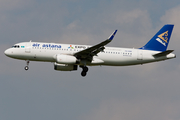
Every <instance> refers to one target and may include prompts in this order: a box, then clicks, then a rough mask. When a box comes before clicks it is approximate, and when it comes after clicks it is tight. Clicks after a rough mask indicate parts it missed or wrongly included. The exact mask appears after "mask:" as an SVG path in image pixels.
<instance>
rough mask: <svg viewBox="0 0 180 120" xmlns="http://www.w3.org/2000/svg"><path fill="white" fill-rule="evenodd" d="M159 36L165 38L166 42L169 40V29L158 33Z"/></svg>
mask: <svg viewBox="0 0 180 120" xmlns="http://www.w3.org/2000/svg"><path fill="white" fill-rule="evenodd" d="M158 37H159V38H161V39H162V40H164V41H165V42H166V43H167V41H168V31H166V32H164V33H162V34H160V35H158Z"/></svg>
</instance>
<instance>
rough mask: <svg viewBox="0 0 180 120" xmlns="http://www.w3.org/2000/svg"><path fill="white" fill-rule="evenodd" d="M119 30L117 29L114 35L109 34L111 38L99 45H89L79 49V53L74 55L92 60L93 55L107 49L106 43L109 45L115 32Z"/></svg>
mask: <svg viewBox="0 0 180 120" xmlns="http://www.w3.org/2000/svg"><path fill="white" fill-rule="evenodd" d="M116 32H117V30H115V31H114V32H113V33H112V35H110V36H109V38H108V39H107V40H105V41H103V42H101V43H99V44H97V45H94V46H92V47H89V48H87V49H85V50H82V51H79V52H77V53H75V54H74V56H76V58H77V59H81V60H82V59H83V60H88V61H91V60H92V57H93V56H94V55H97V54H98V53H99V52H101V51H103V50H104V49H105V47H104V46H105V45H107V44H108V43H110V42H111V41H112V40H113V38H114V36H115V34H116Z"/></svg>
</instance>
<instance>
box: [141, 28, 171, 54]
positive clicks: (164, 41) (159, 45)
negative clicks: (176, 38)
mask: <svg viewBox="0 0 180 120" xmlns="http://www.w3.org/2000/svg"><path fill="white" fill-rule="evenodd" d="M173 27H174V25H169V24H167V25H164V26H163V27H162V28H161V29H160V30H159V31H158V32H157V33H156V34H155V35H154V37H153V38H152V39H151V40H150V41H149V42H148V43H147V44H146V45H145V46H143V47H142V48H140V49H143V50H154V51H166V49H167V47H168V44H169V41H170V37H171V33H172V30H173Z"/></svg>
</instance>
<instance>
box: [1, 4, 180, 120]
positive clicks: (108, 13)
mask: <svg viewBox="0 0 180 120" xmlns="http://www.w3.org/2000/svg"><path fill="white" fill-rule="evenodd" d="M179 11H180V1H179V0H171V1H163V0H151V1H150V0H137V1H132V0H130V1H126V0H121V1H119V0H111V1H109V0H105V1H102V0H91V1H83V0H66V1H60V0H53V1H48V0H43V1H42V0H26V1H24V0H1V1H0V15H1V17H0V33H1V36H0V50H1V54H0V61H1V62H0V76H1V79H0V119H1V120H12V119H13V120H49V119H52V120H59V119H61V120H102V119H103V120H140V119H145V120H157V119H158V120H179V119H180V115H179V113H180V102H179V101H180V92H179V91H180V88H179V85H180V80H179V77H180V75H179V72H180V63H179V57H178V56H180V47H179V43H180V41H179V40H180V35H179V31H180V23H179V21H180V12H179ZM169 23H170V24H174V25H175V27H174V30H173V34H172V37H171V41H170V44H169V47H168V49H174V50H175V51H174V53H175V54H176V55H177V58H176V59H172V60H168V61H163V62H158V63H151V64H145V65H138V66H129V67H107V66H102V67H99V66H97V67H90V68H89V69H90V71H89V72H88V75H87V76H86V77H85V78H82V77H81V75H80V72H81V69H79V70H78V71H75V72H59V71H54V70H53V64H52V63H42V62H30V69H29V70H28V71H24V66H25V61H20V60H15V59H11V58H8V57H6V56H5V55H4V50H5V49H7V48H9V47H11V46H12V45H13V44H15V43H18V42H22V41H29V40H33V41H39V42H43V41H44V42H57V43H74V44H88V45H89V44H92V45H93V44H97V43H99V42H101V41H103V40H105V39H106V38H107V37H108V36H109V35H110V34H111V33H112V32H113V31H114V30H115V29H118V32H117V35H116V36H115V38H114V40H113V41H112V42H111V43H110V44H109V45H108V46H116V47H135V48H138V47H141V46H143V45H144V44H145V43H146V42H147V41H148V40H149V39H151V37H152V36H153V35H154V34H155V33H156V32H157V31H158V30H159V29H160V28H161V27H162V26H163V25H164V24H169Z"/></svg>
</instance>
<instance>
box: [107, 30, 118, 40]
mask: <svg viewBox="0 0 180 120" xmlns="http://www.w3.org/2000/svg"><path fill="white" fill-rule="evenodd" d="M116 32H117V30H115V31H114V32H113V33H112V34H111V35H110V36H109V38H108V39H109V40H113V38H114V36H115V35H116Z"/></svg>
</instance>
